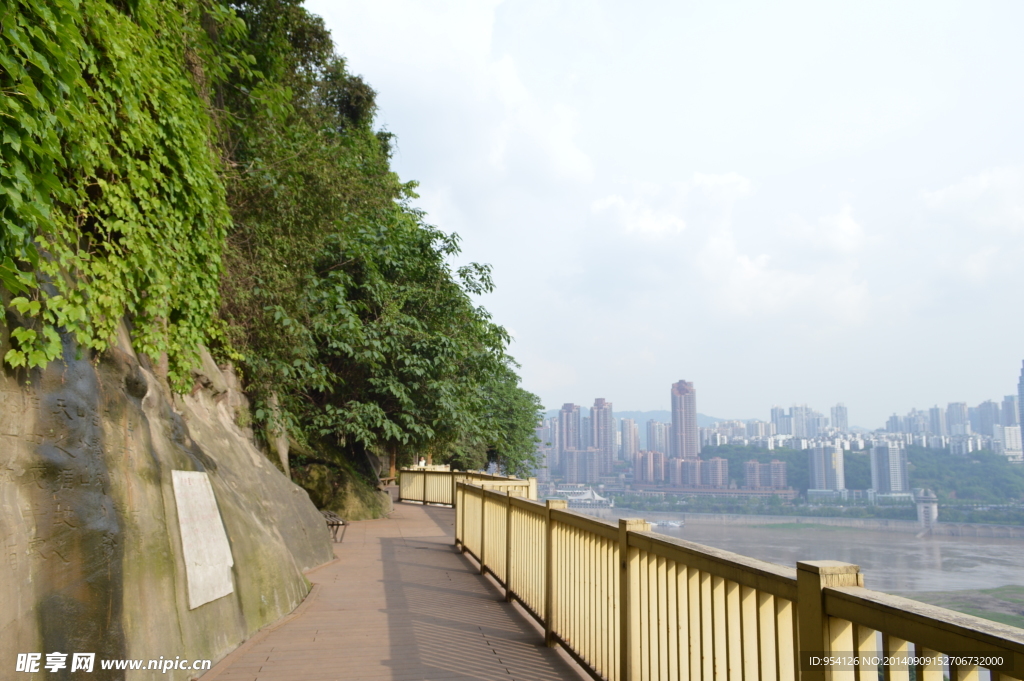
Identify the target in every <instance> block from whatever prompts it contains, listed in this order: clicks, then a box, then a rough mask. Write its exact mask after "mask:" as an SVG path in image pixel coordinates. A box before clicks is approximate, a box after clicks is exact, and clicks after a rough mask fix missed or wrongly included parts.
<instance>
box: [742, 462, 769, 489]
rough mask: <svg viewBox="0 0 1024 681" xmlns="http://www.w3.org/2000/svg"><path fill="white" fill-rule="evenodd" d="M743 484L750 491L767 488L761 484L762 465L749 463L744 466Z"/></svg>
mask: <svg viewBox="0 0 1024 681" xmlns="http://www.w3.org/2000/svg"><path fill="white" fill-rule="evenodd" d="M743 483H744V487H748V488H750V489H757V488H758V487H764V486H765V485H762V484H761V464H759V463H758V462H757V461H748V462H746V463H745V464H743Z"/></svg>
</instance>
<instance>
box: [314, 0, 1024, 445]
mask: <svg viewBox="0 0 1024 681" xmlns="http://www.w3.org/2000/svg"><path fill="white" fill-rule="evenodd" d="M307 7H308V8H309V9H310V10H311V11H313V12H314V13H317V14H320V15H322V16H323V17H324V18H325V21H326V23H327V26H328V27H329V28H330V29H331V30H332V31H333V33H334V38H335V41H336V44H337V48H338V51H339V53H341V54H342V55H344V56H345V57H346V58H347V59H348V63H349V68H350V69H351V70H352V71H353V72H354V73H358V74H362V75H363V76H364V77H365V78H366V80H367V81H368V82H369V83H370V84H371V85H372V86H373V87H374V88H376V89H377V90H378V91H379V97H378V104H379V107H380V110H379V116H378V123H379V124H380V125H381V126H383V127H386V128H387V129H388V130H389V131H391V132H393V133H395V134H396V135H397V151H396V155H395V163H394V165H395V168H396V169H397V171H398V172H399V173H400V175H401V176H402V178H403V179H404V180H417V181H419V182H420V183H421V184H420V189H419V190H418V191H419V192H420V194H421V198H420V199H419V200H418V201H417V202H416V205H418V206H419V207H421V208H423V209H424V210H426V211H427V213H428V220H429V221H430V222H431V223H432V224H436V225H437V226H439V227H440V228H442V229H444V230H446V231H454V232H458V233H459V234H460V236H461V237H462V239H463V241H462V243H463V247H464V253H463V257H461V258H460V260H459V262H460V263H461V262H466V261H478V262H484V263H490V264H492V265H493V267H494V279H495V282H496V285H497V290H496V292H495V293H494V294H491V295H488V296H485V297H483V298H482V299H481V301H480V302H481V303H482V304H484V305H485V306H486V307H487V308H488V309H489V310H490V311H491V312H492V313H493V315H494V318H495V320H496V321H497V322H498V323H500V324H503V325H504V326H506V327H507V328H508V329H509V331H510V332H511V333H512V335H513V337H514V339H515V342H514V343H513V345H512V348H511V352H512V354H513V355H514V356H515V357H516V359H517V360H518V361H519V362H520V363H521V365H522V369H521V375H522V376H523V381H524V386H525V387H526V388H527V389H529V390H532V391H534V392H536V393H537V394H538V395H539V396H540V397H541V400H542V401H543V403H544V404H545V405H547V406H549V407H556V408H557V406H559V405H560V404H561V403H563V402H564V401H565V400H566V397H567V396H577V397H583V396H603V397H606V398H607V399H608V400H610V401H612V402H613V403H615V404H621V405H623V406H626V405H628V406H629V407H630V408H631V409H634V410H641V411H645V410H653V409H667V408H669V406H670V404H669V386H670V385H671V383H673V382H674V381H677V380H679V378H680V377H686V380H688V381H692V382H693V383H694V384H695V385H696V387H697V391H698V395H699V399H698V404H697V408H698V410H699V411H700V412H701V413H704V414H721V415H725V416H727V417H737V418H764V417H765V415H766V414H767V410H768V409H769V408H770V406H771V405H772V404H779V405H782V406H787V407H788V406H789V405H792V404H809V405H814V406H815V407H816V408H818V409H823V410H827V409H828V408H829V407H830V406H832V405H835V404H836V403H839V402H843V403H845V404H846V405H847V407H848V408H849V413H850V422H851V425H854V424H857V425H861V426H863V427H866V428H872V427H879V426H881V425H882V424H884V423H885V420H886V418H887V417H888V416H889V415H890V414H892V413H893V412H897V413H900V414H902V413H905V412H906V411H907V410H908V409H910V408H919V409H920V408H927V407H930V406H932V405H935V404H939V405H945V404H947V403H949V402H967V403H969V404H972V405H975V404H979V403H981V402H983V401H984V400H986V399H993V400H999V399H1001V398H1002V397H1003V396H1004V395H1008V394H1011V393H1013V392H1015V389H1016V385H1017V378H1018V371H1019V368H1020V362H1021V360H1022V359H1024V316H1022V315H1020V314H1019V302H1018V301H1019V292H1020V291H1021V290H1024V267H1022V263H1024V238H1022V237H1024V134H1022V132H1021V131H1020V126H1019V121H1020V120H1024V90H1022V89H1021V88H1019V87H1015V85H1014V84H1015V83H1016V82H1017V81H1018V80H1019V74H1018V70H1019V65H1020V64H1022V63H1024V41H1021V40H1020V39H1019V36H1018V35H1017V33H1018V32H1019V27H1020V26H1021V25H1022V24H1024V4H1021V3H1016V2H1012V1H1010V0H1004V1H1000V2H986V1H984V0H974V1H972V2H966V0H964V1H955V2H954V1H942V0H934V1H929V2H923V1H908V2H905V3H880V2H852V1H849V2H845V3H825V4H823V3H815V2H811V1H810V0H806V1H800V2H796V1H791V0H782V1H781V2H778V3H770V4H763V3H752V2H724V3H692V2H667V1H665V2H649V3H644V4H643V5H642V6H638V5H633V4H622V3H613V2H608V1H607V0H590V1H588V2H580V1H579V0H565V1H557V0H556V1H551V0H543V1H541V0H506V1H504V2H499V1H496V0H458V1H456V0H437V1H436V2H431V3H421V2H409V1H397V0H375V1H374V2H346V1H337V0H332V1H331V2H327V1H326V0H317V1H315V2H308V3H307ZM588 399H589V400H591V401H592V400H593V397H589V398H588ZM583 404H590V402H589V401H588V402H583ZM826 413H827V412H826Z"/></svg>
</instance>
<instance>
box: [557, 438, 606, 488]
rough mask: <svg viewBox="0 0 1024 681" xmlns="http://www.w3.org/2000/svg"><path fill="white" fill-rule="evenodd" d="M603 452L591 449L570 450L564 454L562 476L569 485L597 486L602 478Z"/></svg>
mask: <svg viewBox="0 0 1024 681" xmlns="http://www.w3.org/2000/svg"><path fill="white" fill-rule="evenodd" d="M600 465H601V452H600V451H599V450H597V449H596V448H594V447H590V448H589V449H569V450H566V451H564V452H562V475H563V476H564V477H565V481H566V482H567V483H569V484H587V485H590V484H595V483H597V482H600V477H601V470H600Z"/></svg>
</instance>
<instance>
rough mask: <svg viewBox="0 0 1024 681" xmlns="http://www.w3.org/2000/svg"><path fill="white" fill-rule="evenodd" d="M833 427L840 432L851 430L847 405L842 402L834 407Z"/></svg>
mask: <svg viewBox="0 0 1024 681" xmlns="http://www.w3.org/2000/svg"><path fill="white" fill-rule="evenodd" d="M832 427H833V428H835V429H836V430H838V431H839V432H840V433H848V432H850V421H849V418H848V416H847V412H846V405H845V404H843V403H842V402H840V403H839V404H837V405H836V406H834V407H832Z"/></svg>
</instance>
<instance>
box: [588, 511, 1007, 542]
mask: <svg viewBox="0 0 1024 681" xmlns="http://www.w3.org/2000/svg"><path fill="white" fill-rule="evenodd" d="M587 513H588V515H594V516H596V517H598V518H605V519H609V520H614V519H617V518H625V517H639V518H645V519H647V520H651V521H661V520H682V521H683V522H685V523H686V524H687V525H690V524H694V525H742V526H745V527H749V526H773V527H779V528H780V529H782V528H784V527H797V526H800V525H810V526H814V527H849V528H854V529H858V530H873V531H882V532H899V533H903V534H914V535H917V534H921V532H922V529H923V528H922V527H921V525H920V524H918V523H917V522H915V521H912V520H889V519H886V518H822V517H815V516H792V515H741V514H735V513H666V512H658V511H637V510H633V509H629V508H607V509H593V510H590V511H587ZM928 534H931V535H932V536H938V537H994V538H1004V539H1024V526H1017V525H987V524H984V523H935V524H934V525H933V526H932V528H931V532H930V533H928Z"/></svg>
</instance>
